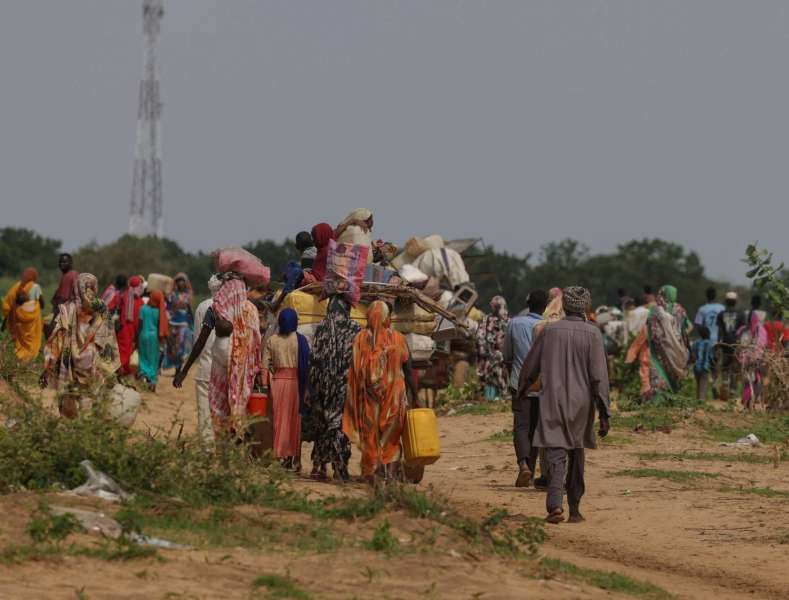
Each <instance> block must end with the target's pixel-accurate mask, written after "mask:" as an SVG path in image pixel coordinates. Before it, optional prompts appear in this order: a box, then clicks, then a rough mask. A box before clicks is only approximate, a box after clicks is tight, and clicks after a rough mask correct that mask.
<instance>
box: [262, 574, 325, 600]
mask: <svg viewBox="0 0 789 600" xmlns="http://www.w3.org/2000/svg"><path fill="white" fill-rule="evenodd" d="M252 587H254V588H255V589H260V588H266V590H268V596H267V597H268V598H292V599H293V600H310V599H311V598H312V596H311V595H310V594H308V593H307V592H305V591H304V590H302V589H301V588H300V587H299V586H298V585H297V584H296V582H295V581H293V579H291V578H290V576H284V577H283V576H282V575H261V576H260V577H258V578H257V579H255V581H254V582H253V583H252Z"/></svg>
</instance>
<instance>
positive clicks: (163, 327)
mask: <svg viewBox="0 0 789 600" xmlns="http://www.w3.org/2000/svg"><path fill="white" fill-rule="evenodd" d="M148 306H150V307H151V308H158V309H159V339H160V340H164V339H167V334H168V333H170V322H169V321H168V319H167V313H166V312H164V310H163V309H164V294H163V293H162V292H161V291H160V290H154V291H152V292H151V296H150V298H149V299H148Z"/></svg>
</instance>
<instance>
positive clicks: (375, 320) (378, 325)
mask: <svg viewBox="0 0 789 600" xmlns="http://www.w3.org/2000/svg"><path fill="white" fill-rule="evenodd" d="M390 312H391V311H390V310H389V305H388V304H387V303H386V302H384V301H383V300H376V301H375V302H373V303H372V304H371V305H370V308H369V309H368V310H367V329H369V330H370V333H372V335H373V340H372V341H373V343H372V345H373V347H377V346H378V345H379V342H380V338H381V332H383V331H384V330H385V329H387V328H388V326H389V323H390V322H391V320H390Z"/></svg>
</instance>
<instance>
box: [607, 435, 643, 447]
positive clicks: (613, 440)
mask: <svg viewBox="0 0 789 600" xmlns="http://www.w3.org/2000/svg"><path fill="white" fill-rule="evenodd" d="M634 441H635V440H634V439H633V438H632V437H630V436H629V435H622V434H619V433H609V434H608V435H607V436H605V437H604V438H600V439H599V440H598V443H599V444H600V446H626V445H628V444H632V443H633V442H634Z"/></svg>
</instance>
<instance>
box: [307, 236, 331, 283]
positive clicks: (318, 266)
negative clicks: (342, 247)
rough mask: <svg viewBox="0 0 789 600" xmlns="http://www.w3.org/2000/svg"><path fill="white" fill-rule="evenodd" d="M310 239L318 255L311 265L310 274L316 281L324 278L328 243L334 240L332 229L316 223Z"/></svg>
mask: <svg viewBox="0 0 789 600" xmlns="http://www.w3.org/2000/svg"><path fill="white" fill-rule="evenodd" d="M312 239H313V241H314V242H315V247H316V248H317V249H318V253H317V255H316V256H315V263H314V264H313V265H312V274H313V275H314V276H315V279H317V280H318V281H323V280H324V279H325V278H326V261H327V260H328V258H329V242H330V241H332V240H333V239H335V236H334V228H333V227H332V226H331V225H329V224H328V223H318V224H317V225H316V226H315V227H313V228H312Z"/></svg>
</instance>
